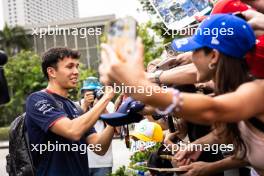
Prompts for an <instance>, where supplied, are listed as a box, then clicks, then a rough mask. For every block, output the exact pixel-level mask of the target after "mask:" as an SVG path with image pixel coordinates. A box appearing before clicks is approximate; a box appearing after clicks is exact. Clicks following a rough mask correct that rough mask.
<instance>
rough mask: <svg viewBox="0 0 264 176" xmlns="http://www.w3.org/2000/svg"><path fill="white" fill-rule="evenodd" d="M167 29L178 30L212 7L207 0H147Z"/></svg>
mask: <svg viewBox="0 0 264 176" xmlns="http://www.w3.org/2000/svg"><path fill="white" fill-rule="evenodd" d="M149 1H150V3H151V4H152V6H153V7H154V9H155V10H156V12H157V13H158V14H159V16H160V17H161V19H162V21H163V23H164V24H165V26H166V27H167V28H168V29H172V30H180V29H182V28H184V27H185V26H187V25H189V24H191V23H192V22H194V21H195V16H203V15H205V14H207V13H209V12H210V11H211V9H212V6H211V3H210V2H209V0H149Z"/></svg>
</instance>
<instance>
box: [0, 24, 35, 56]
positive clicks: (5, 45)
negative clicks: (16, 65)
mask: <svg viewBox="0 0 264 176" xmlns="http://www.w3.org/2000/svg"><path fill="white" fill-rule="evenodd" d="M29 48H30V43H29V40H28V38H27V36H26V32H25V30H24V28H22V27H20V26H15V27H9V26H8V25H7V24H5V26H4V28H3V30H0V49H2V50H4V51H5V52H6V53H7V54H8V55H9V56H12V55H14V54H16V53H18V52H19V51H20V50H21V49H29Z"/></svg>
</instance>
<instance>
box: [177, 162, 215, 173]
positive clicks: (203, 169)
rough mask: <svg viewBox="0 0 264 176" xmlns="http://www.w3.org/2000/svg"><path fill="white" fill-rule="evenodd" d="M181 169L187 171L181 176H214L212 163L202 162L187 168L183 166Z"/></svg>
mask: <svg viewBox="0 0 264 176" xmlns="http://www.w3.org/2000/svg"><path fill="white" fill-rule="evenodd" d="M179 168H181V169H183V170H187V172H186V173H184V174H181V175H180V176H209V175H212V174H213V173H212V169H211V166H210V163H206V162H201V161H199V162H194V163H191V164H190V165H187V166H181V167H179Z"/></svg>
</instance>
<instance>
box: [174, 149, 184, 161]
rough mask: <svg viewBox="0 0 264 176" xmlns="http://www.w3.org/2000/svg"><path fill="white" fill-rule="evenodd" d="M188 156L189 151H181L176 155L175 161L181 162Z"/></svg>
mask: <svg viewBox="0 0 264 176" xmlns="http://www.w3.org/2000/svg"><path fill="white" fill-rule="evenodd" d="M186 155H187V151H186V150H184V151H179V152H177V153H176V155H175V159H176V160H178V161H181V160H182V159H183V158H184V157H185V156H186Z"/></svg>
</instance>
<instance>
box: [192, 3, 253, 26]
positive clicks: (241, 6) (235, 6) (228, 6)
mask: <svg viewBox="0 0 264 176" xmlns="http://www.w3.org/2000/svg"><path fill="white" fill-rule="evenodd" d="M248 9H252V7H251V6H250V5H247V4H245V3H243V2H241V1H240V0H219V1H218V2H217V3H216V4H215V5H214V8H213V10H212V11H211V15H212V14H219V13H235V12H243V11H246V10H248ZM206 17H207V16H195V19H196V20H197V21H199V22H201V21H203V20H204V19H205V18H206Z"/></svg>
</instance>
